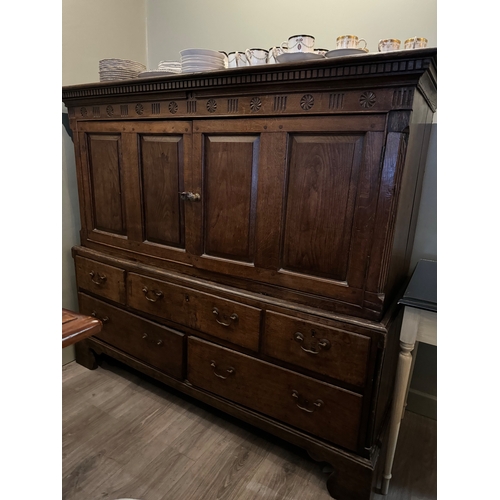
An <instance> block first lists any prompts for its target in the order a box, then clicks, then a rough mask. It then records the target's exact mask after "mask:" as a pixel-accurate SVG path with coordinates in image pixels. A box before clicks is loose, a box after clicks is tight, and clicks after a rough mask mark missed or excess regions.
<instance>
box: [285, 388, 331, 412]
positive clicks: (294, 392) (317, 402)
mask: <svg viewBox="0 0 500 500" xmlns="http://www.w3.org/2000/svg"><path fill="white" fill-rule="evenodd" d="M292 397H293V398H296V399H297V400H298V401H297V403H296V405H297V407H298V408H299V409H301V410H302V411H305V412H307V413H314V411H315V410H316V408H313V409H312V410H310V409H309V408H306V407H305V406H302V405H301V404H300V402H301V401H300V397H299V391H296V390H295V389H294V390H293V391H292ZM308 403H309V401H308V400H307V399H305V400H304V402H303V403H302V404H303V405H304V404H305V405H307V404H308ZM324 404H325V403H323V401H321V399H317V400H316V401H315V402H314V403H313V405H314V406H316V407H318V408H321V407H322V406H323V405H324Z"/></svg>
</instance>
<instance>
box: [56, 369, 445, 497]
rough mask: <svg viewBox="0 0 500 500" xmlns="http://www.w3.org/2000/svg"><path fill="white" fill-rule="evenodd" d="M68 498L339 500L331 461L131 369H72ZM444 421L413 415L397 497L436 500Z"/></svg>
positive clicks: (67, 383) (67, 394) (68, 375)
mask: <svg viewBox="0 0 500 500" xmlns="http://www.w3.org/2000/svg"><path fill="white" fill-rule="evenodd" d="M62 431H63V463H62V466H63V467H62V469H63V474H62V483H63V484H62V486H63V500H116V499H119V498H136V499H140V500H330V499H331V497H330V496H329V494H328V491H327V490H326V479H327V477H328V474H325V473H323V472H322V468H323V466H324V464H320V463H317V462H314V461H313V460H312V459H310V458H309V456H308V455H307V453H306V452H305V451H303V450H300V449H298V448H296V447H294V446H292V445H290V444H288V443H285V442H283V441H281V440H279V439H278V438H275V437H274V436H271V435H269V434H267V433H264V432H261V431H259V430H258V429H255V428H254V427H252V426H250V425H247V424H245V423H243V422H240V421H238V420H237V419H234V418H232V417H229V416H227V415H225V414H223V413H222V412H219V411H218V410H215V409H212V408H210V407H208V406H207V405H204V404H202V403H199V402H195V401H194V400H193V399H192V398H189V397H187V396H184V395H181V394H180V393H178V392H177V391H175V390H173V389H169V388H167V387H165V386H162V385H161V384H159V383H157V382H156V381H153V380H151V379H149V378H148V377H145V376H143V375H141V374H138V373H137V372H135V371H133V370H131V369H129V368H127V367H124V366H122V365H120V364H118V363H116V362H111V361H110V362H105V363H104V364H103V367H99V368H98V369H97V370H92V371H91V370H87V369H86V368H84V367H82V366H80V365H78V364H76V363H75V362H72V363H69V364H67V365H65V366H64V367H63V426H62ZM436 482H437V480H436V422H435V421H433V420H430V419H428V418H425V417H421V416H419V415H415V414H412V413H408V412H407V413H406V415H405V418H404V420H403V422H402V426H401V431H400V436H399V440H398V448H397V450H396V457H395V462H394V469H393V478H392V480H391V485H390V489H389V494H388V495H387V496H382V495H378V494H376V495H375V499H376V500H435V499H436V498H437V493H436Z"/></svg>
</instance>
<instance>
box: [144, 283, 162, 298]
mask: <svg viewBox="0 0 500 500" xmlns="http://www.w3.org/2000/svg"><path fill="white" fill-rule="evenodd" d="M142 291H143V292H144V295H145V296H146V299H147V300H149V302H156V301H157V300H158V299H161V298H162V297H163V292H162V291H161V290H151V293H153V294H154V295H155V298H151V297H148V294H149V290H148V287H147V286H145V287H144V288H143V289H142Z"/></svg>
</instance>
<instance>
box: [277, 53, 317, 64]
mask: <svg viewBox="0 0 500 500" xmlns="http://www.w3.org/2000/svg"><path fill="white" fill-rule="evenodd" d="M324 58H325V56H322V55H321V54H315V53H314V52H293V53H292V54H287V53H285V54H280V55H279V56H278V57H277V59H278V62H280V63H287V62H297V61H309V60H311V59H324Z"/></svg>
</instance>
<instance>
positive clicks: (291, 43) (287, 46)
mask: <svg viewBox="0 0 500 500" xmlns="http://www.w3.org/2000/svg"><path fill="white" fill-rule="evenodd" d="M314 41H315V38H314V37H313V36H312V35H293V36H291V37H289V38H288V41H285V42H283V43H282V44H281V48H282V49H283V50H284V51H286V52H288V53H292V54H293V53H297V52H313V51H314Z"/></svg>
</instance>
